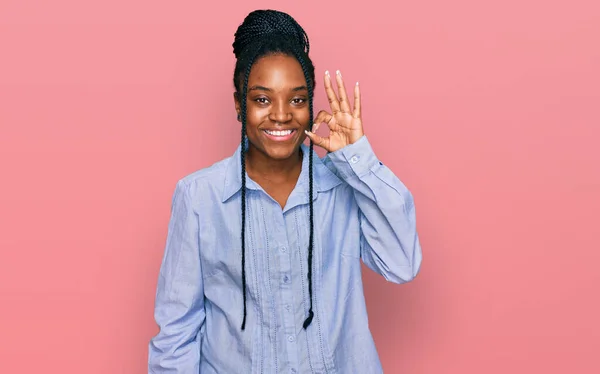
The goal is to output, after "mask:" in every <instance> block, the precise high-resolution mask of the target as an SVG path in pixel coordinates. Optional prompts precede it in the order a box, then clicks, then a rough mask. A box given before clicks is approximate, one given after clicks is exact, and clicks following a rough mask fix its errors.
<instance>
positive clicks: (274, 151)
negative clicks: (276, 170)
mask: <svg viewBox="0 0 600 374" xmlns="http://www.w3.org/2000/svg"><path fill="white" fill-rule="evenodd" d="M298 149H299V147H298V146H294V145H289V146H279V147H268V148H266V149H265V151H266V152H265V153H266V154H267V156H269V157H270V158H272V159H274V160H285V159H288V158H290V157H292V156H293V155H295V154H296V153H297V152H298Z"/></svg>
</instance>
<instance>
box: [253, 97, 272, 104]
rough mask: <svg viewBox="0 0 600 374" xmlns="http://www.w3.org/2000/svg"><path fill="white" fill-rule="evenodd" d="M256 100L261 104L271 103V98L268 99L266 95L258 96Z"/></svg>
mask: <svg viewBox="0 0 600 374" xmlns="http://www.w3.org/2000/svg"><path fill="white" fill-rule="evenodd" d="M254 101H256V102H257V103H260V104H268V103H269V99H267V98H266V97H257V98H256V99H254Z"/></svg>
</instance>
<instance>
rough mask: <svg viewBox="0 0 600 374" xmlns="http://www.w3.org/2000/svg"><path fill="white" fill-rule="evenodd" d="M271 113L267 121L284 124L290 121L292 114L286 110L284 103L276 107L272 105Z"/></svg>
mask: <svg viewBox="0 0 600 374" xmlns="http://www.w3.org/2000/svg"><path fill="white" fill-rule="evenodd" d="M271 108H272V110H271V112H270V113H269V119H270V120H271V121H273V122H277V123H286V122H289V121H291V120H292V113H291V112H290V111H289V110H288V107H287V106H286V105H285V103H283V102H280V103H279V104H277V105H273V106H272V107H271Z"/></svg>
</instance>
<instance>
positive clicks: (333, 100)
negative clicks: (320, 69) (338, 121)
mask: <svg viewBox="0 0 600 374" xmlns="http://www.w3.org/2000/svg"><path fill="white" fill-rule="evenodd" d="M325 93H326V94H327V100H328V101H329V106H330V107H331V111H332V112H333V114H336V113H337V112H339V111H340V103H339V102H338V99H337V96H336V95H335V91H334V90H333V87H332V86H331V76H330V75H329V72H328V71H326V72H325Z"/></svg>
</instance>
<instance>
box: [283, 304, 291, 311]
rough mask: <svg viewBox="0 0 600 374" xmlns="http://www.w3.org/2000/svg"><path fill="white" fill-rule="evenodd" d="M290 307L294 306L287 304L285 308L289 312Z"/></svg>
mask: <svg viewBox="0 0 600 374" xmlns="http://www.w3.org/2000/svg"><path fill="white" fill-rule="evenodd" d="M290 309H292V306H291V305H290V304H286V305H285V310H287V311H288V312H289V311H290Z"/></svg>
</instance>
